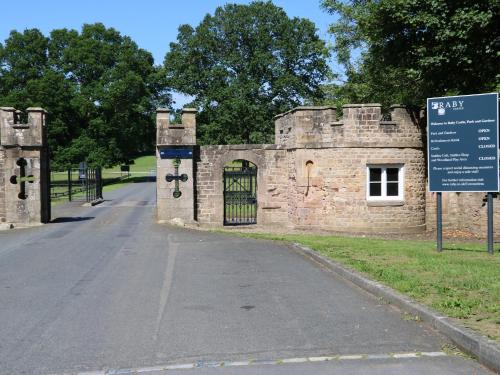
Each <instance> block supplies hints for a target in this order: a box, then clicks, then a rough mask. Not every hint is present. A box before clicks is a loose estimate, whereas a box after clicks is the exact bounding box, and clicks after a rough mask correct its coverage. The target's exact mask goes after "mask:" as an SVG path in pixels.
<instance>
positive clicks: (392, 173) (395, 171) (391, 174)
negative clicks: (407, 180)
mask: <svg viewBox="0 0 500 375" xmlns="http://www.w3.org/2000/svg"><path fill="white" fill-rule="evenodd" d="M398 175H399V168H387V181H397V180H398Z"/></svg>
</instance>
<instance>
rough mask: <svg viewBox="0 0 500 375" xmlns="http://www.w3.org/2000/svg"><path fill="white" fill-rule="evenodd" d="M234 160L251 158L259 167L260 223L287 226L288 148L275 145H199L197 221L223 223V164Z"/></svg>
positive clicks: (258, 211) (258, 208)
mask: <svg viewBox="0 0 500 375" xmlns="http://www.w3.org/2000/svg"><path fill="white" fill-rule="evenodd" d="M233 160H248V161H250V162H251V163H253V164H255V165H256V166H257V202H258V207H257V223H258V224H265V225H275V226H283V225H284V226H287V225H288V224H289V223H288V214H287V212H288V207H287V205H288V199H287V196H288V173H287V170H286V150H284V149H280V148H279V147H277V146H276V145H226V146H202V147H200V150H199V159H198V161H197V163H196V186H197V219H198V221H199V222H200V223H203V224H209V225H222V224H223V221H224V211H223V210H224V197H223V191H224V186H223V171H224V166H225V165H226V164H228V163H230V162H232V161H233Z"/></svg>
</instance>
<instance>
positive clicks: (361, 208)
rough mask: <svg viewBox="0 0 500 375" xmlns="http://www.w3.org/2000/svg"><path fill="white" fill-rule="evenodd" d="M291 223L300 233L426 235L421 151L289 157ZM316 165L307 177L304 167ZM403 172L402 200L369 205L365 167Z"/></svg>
mask: <svg viewBox="0 0 500 375" xmlns="http://www.w3.org/2000/svg"><path fill="white" fill-rule="evenodd" d="M288 159H289V160H288V174H289V196H288V199H289V205H288V207H289V218H290V221H291V222H292V224H293V226H294V227H296V228H301V229H306V228H308V227H314V228H317V229H322V230H331V231H340V232H382V233H389V232H419V231H423V230H424V229H425V183H424V181H425V164H424V155H423V151H422V150H421V149H418V148H405V149H397V148H328V149H296V150H293V151H290V152H289V156H288ZM308 162H309V165H311V164H310V163H311V162H312V166H310V167H309V174H307V169H308V168H307V167H306V164H307V163H308ZM369 165H389V166H390V165H398V166H403V167H404V172H403V173H404V181H403V186H404V193H403V199H402V200H397V201H394V200H390V201H389V200H388V201H369V200H367V185H368V184H367V166H369Z"/></svg>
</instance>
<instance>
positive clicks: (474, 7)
mask: <svg viewBox="0 0 500 375" xmlns="http://www.w3.org/2000/svg"><path fill="white" fill-rule="evenodd" d="M322 6H323V7H324V9H326V10H327V11H328V12H330V13H332V14H334V15H337V16H338V17H339V18H338V20H337V21H336V22H334V23H333V24H332V25H331V27H330V32H331V33H332V34H333V36H334V37H335V45H334V52H335V53H336V56H337V58H338V60H339V62H340V63H342V64H343V65H344V66H345V68H346V82H345V84H340V85H333V86H329V87H328V88H327V93H328V94H329V96H330V97H331V99H332V100H335V101H337V102H340V103H342V102H346V101H351V102H367V101H369V102H373V101H380V102H382V103H383V104H385V105H389V104H391V103H405V104H410V105H415V106H422V105H424V104H425V98H427V97H433V96H441V95H456V94H472V93H481V92H491V91H497V90H498V89H499V85H500V71H499V68H498V67H499V62H500V59H499V56H500V28H499V27H498V25H500V2H499V1H497V0H484V1H477V0H345V1H342V0H322ZM353 54H354V55H356V54H357V55H359V58H358V59H353Z"/></svg>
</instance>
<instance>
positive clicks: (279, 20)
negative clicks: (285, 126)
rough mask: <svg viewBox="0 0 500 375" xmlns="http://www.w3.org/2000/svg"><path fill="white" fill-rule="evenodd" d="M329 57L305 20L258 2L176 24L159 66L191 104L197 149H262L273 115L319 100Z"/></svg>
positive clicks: (270, 127)
mask: <svg viewBox="0 0 500 375" xmlns="http://www.w3.org/2000/svg"><path fill="white" fill-rule="evenodd" d="M328 56H329V54H328V50H327V48H326V46H325V43H324V42H323V41H322V40H321V39H320V38H319V37H318V35H317V33H316V28H315V25H314V24H313V23H312V22H311V21H309V20H307V19H303V18H289V17H288V16H287V14H286V13H285V11H284V10H283V9H281V8H279V7H277V6H275V5H273V4H272V3H271V2H270V1H269V2H261V1H257V2H252V3H250V4H249V5H236V4H228V5H225V6H224V7H218V8H217V9H216V10H215V13H214V14H213V15H210V14H209V15H207V16H206V17H205V18H204V19H203V21H202V22H201V23H200V24H199V25H198V26H197V27H196V28H193V27H191V26H189V25H182V26H180V27H179V33H178V37H177V42H176V43H171V44H170V52H169V53H167V55H166V57H165V64H164V65H165V71H166V76H167V79H168V82H169V86H170V87H171V88H172V89H174V90H176V91H179V92H182V93H184V94H187V95H192V96H194V98H195V99H194V101H193V103H192V104H193V105H194V106H196V107H197V108H199V109H200V113H199V116H198V123H199V127H198V128H199V134H198V136H199V139H200V141H201V143H217V144H219V143H262V142H266V141H270V140H271V139H272V135H273V120H272V118H273V116H275V115H277V114H278V113H280V112H284V111H286V110H288V109H290V108H292V107H294V106H296V105H299V104H301V103H302V101H303V99H305V98H308V99H317V98H319V97H321V95H322V92H321V90H320V84H321V83H322V82H323V81H324V80H325V78H326V76H327V74H328V72H329V68H328V65H327V61H326V60H327V58H328Z"/></svg>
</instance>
